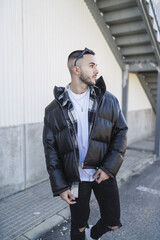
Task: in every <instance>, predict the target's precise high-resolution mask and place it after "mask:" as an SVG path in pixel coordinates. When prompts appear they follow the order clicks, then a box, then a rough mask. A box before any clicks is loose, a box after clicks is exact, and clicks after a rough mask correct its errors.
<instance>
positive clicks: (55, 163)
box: [43, 117, 69, 196]
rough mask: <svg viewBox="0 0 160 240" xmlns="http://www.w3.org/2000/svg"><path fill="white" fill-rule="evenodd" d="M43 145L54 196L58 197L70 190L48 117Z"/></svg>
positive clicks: (45, 123) (45, 122)
mask: <svg viewBox="0 0 160 240" xmlns="http://www.w3.org/2000/svg"><path fill="white" fill-rule="evenodd" d="M43 145H44V153H45V158H46V165H47V171H48V173H49V176H50V177H49V178H50V182H51V187H52V191H53V195H54V196H58V195H59V194H60V193H62V192H64V191H66V190H67V189H69V185H68V183H67V181H66V178H65V175H64V173H63V166H62V161H61V159H60V156H59V154H58V151H57V149H56V142H55V136H54V135H53V132H52V130H51V128H50V126H49V123H48V122H47V119H46V117H45V118H44V128H43Z"/></svg>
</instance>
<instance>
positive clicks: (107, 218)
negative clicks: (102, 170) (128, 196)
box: [70, 178, 122, 240]
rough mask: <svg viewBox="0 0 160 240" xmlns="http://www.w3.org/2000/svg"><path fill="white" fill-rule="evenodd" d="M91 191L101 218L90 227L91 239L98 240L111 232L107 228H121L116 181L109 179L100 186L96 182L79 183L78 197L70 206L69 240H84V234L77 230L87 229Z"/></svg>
mask: <svg viewBox="0 0 160 240" xmlns="http://www.w3.org/2000/svg"><path fill="white" fill-rule="evenodd" d="M92 189H93V191H94V194H95V197H96V199H97V202H98V204H99V208H100V214H101V218H100V219H99V221H98V222H97V223H96V224H95V225H94V226H93V227H92V229H91V237H92V238H93V239H98V238H100V237H101V236H102V235H103V234H104V233H106V232H108V231H111V229H110V228H108V226H109V227H114V226H119V227H121V226H122V224H121V222H120V202H119V192H118V187H117V181H116V179H112V178H109V179H107V180H105V181H103V182H101V183H100V184H98V183H97V182H96V181H93V182H81V183H80V184H79V197H78V198H76V204H73V205H70V211H71V240H85V232H84V231H83V232H80V231H79V228H83V227H88V218H89V214H90V207H89V201H90V196H91V191H92Z"/></svg>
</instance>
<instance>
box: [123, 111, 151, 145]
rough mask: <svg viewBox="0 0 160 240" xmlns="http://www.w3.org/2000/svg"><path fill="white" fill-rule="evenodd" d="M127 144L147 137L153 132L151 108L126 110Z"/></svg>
mask: <svg viewBox="0 0 160 240" xmlns="http://www.w3.org/2000/svg"><path fill="white" fill-rule="evenodd" d="M128 127H129V131H128V144H131V143H133V142H136V141H138V140H141V139H143V138H147V137H148V136H151V135H153V134H154V132H155V113H154V112H153V110H152V109H143V110H138V111H130V112H128Z"/></svg>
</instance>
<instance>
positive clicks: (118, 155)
mask: <svg viewBox="0 0 160 240" xmlns="http://www.w3.org/2000/svg"><path fill="white" fill-rule="evenodd" d="M118 109H119V117H118V120H117V122H116V125H115V128H114V130H113V135H112V138H111V142H110V145H109V149H108V152H107V154H106V156H105V158H104V160H103V162H102V164H101V166H100V169H102V170H103V171H104V172H106V173H107V174H109V175H110V176H111V177H115V176H116V174H117V172H118V170H119V168H120V166H121V164H122V162H123V158H124V154H125V151H126V144H127V130H128V127H127V124H126V121H125V119H124V116H123V113H122V111H121V110H120V108H119V104H118Z"/></svg>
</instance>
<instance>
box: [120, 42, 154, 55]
mask: <svg viewBox="0 0 160 240" xmlns="http://www.w3.org/2000/svg"><path fill="white" fill-rule="evenodd" d="M121 52H122V55H123V56H125V55H137V54H142V55H143V54H144V55H145V54H148V53H153V48H152V47H151V45H146V46H145V45H144V46H134V47H126V48H121Z"/></svg>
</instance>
